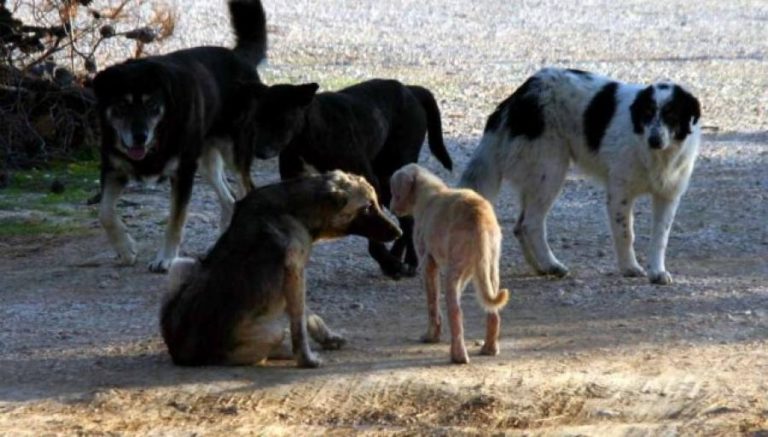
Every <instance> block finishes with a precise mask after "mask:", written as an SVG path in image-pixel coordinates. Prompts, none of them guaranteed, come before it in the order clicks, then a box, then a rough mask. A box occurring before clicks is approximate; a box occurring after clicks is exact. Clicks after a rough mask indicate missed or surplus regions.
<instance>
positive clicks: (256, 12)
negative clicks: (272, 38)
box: [229, 0, 267, 66]
mask: <svg viewBox="0 0 768 437" xmlns="http://www.w3.org/2000/svg"><path fill="white" fill-rule="evenodd" d="M229 15H230V20H231V21H232V28H233V29H234V30H235V37H236V39H237V44H236V45H235V52H236V53H238V54H240V55H241V56H242V57H243V58H244V59H246V60H247V61H248V62H250V63H251V64H253V65H254V66H255V65H258V64H259V63H261V61H263V60H264V59H265V58H266V57H267V18H266V14H265V13H264V7H262V6H261V0H230V2H229Z"/></svg>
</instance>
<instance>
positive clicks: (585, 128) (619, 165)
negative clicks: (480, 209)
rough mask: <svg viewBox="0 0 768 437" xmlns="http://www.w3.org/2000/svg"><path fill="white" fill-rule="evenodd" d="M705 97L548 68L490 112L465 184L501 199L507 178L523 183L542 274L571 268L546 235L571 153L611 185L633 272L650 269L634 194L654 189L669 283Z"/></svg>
mask: <svg viewBox="0 0 768 437" xmlns="http://www.w3.org/2000/svg"><path fill="white" fill-rule="evenodd" d="M700 116H701V109H700V105H699V101H698V100H697V99H696V98H695V97H694V96H692V95H691V94H690V93H689V92H688V91H686V90H684V89H683V88H681V87H680V86H679V85H676V84H674V83H667V82H660V83H654V84H652V85H648V86H644V85H634V84H626V83H621V82H617V81H615V80H612V79H609V78H606V77H603V76H599V75H596V74H592V73H587V72H584V71H580V70H560V69H551V68H550V69H544V70H541V71H539V72H538V73H536V74H535V75H533V76H532V77H530V78H529V79H528V80H527V81H526V82H525V83H524V84H523V85H522V86H521V87H520V88H518V89H517V90H516V91H515V92H514V93H513V94H512V95H511V96H509V98H507V99H506V100H505V101H503V102H502V103H501V104H500V105H499V106H498V107H497V108H496V111H495V112H494V113H493V114H491V116H490V117H488V121H487V123H486V125H485V132H484V134H483V138H482V140H481V141H480V146H479V147H478V148H477V150H476V151H475V153H474V155H473V157H472V159H471V160H470V162H469V164H468V166H467V168H466V170H465V171H464V174H463V175H462V177H461V182H460V185H461V186H464V187H468V188H472V189H474V190H476V191H478V192H479V193H481V194H482V195H483V196H485V197H486V198H487V199H489V200H491V201H493V200H494V199H495V198H496V195H497V194H498V192H499V188H500V185H501V181H502V179H507V180H509V181H510V182H512V184H513V185H515V186H516V188H517V189H518V190H519V193H520V201H521V204H522V211H521V212H520V216H519V218H518V220H517V225H516V226H515V236H516V237H517V239H518V240H519V241H520V245H521V246H522V250H523V254H524V255H525V259H526V260H527V262H528V264H530V265H531V266H532V267H533V268H535V269H536V270H537V271H538V273H540V274H551V275H556V276H565V275H566V274H567V273H568V269H567V268H566V267H565V266H564V265H563V264H562V263H560V261H558V260H557V259H556V258H555V256H554V255H553V254H552V251H551V250H550V248H549V245H548V243H547V228H546V217H547V213H548V212H549V210H550V208H551V206H552V204H553V203H554V201H555V199H556V198H557V196H558V194H559V193H560V190H561V188H562V186H563V183H564V181H565V175H566V172H567V170H568V167H569V165H570V162H571V161H574V162H576V164H577V165H578V166H579V167H581V168H582V169H583V170H584V171H585V172H586V173H587V174H589V175H591V176H593V177H596V178H597V179H598V180H600V181H601V182H602V183H603V184H604V185H605V186H606V188H607V208H608V216H609V217H608V218H609V222H610V225H611V232H612V234H613V241H614V246H615V250H616V255H617V258H618V264H619V269H620V271H621V273H622V274H623V275H624V276H645V275H646V273H645V270H643V268H642V267H640V265H639V264H638V262H637V259H636V258H635V251H634V248H633V242H634V230H633V223H632V208H633V205H634V201H635V198H637V197H638V196H640V195H642V194H650V195H651V197H652V202H653V230H652V235H651V249H650V257H649V264H650V275H649V279H650V281H651V282H652V283H655V284H669V283H671V282H672V276H671V275H670V274H669V273H668V272H667V270H666V267H665V265H664V253H665V250H666V247H667V241H668V239H669V231H670V228H671V227H672V221H673V220H674V217H675V212H676V210H677V206H678V204H679V202H680V198H681V196H682V195H683V193H684V192H685V190H686V188H687V186H688V181H689V179H690V177H691V173H692V172H693V166H694V162H695V160H696V156H697V154H698V149H699V142H700V138H701V128H700V123H699V118H700Z"/></svg>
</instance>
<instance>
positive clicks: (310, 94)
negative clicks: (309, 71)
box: [291, 82, 320, 106]
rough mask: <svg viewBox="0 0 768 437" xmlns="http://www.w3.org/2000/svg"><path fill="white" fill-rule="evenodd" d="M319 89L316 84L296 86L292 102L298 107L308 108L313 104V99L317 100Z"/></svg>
mask: <svg viewBox="0 0 768 437" xmlns="http://www.w3.org/2000/svg"><path fill="white" fill-rule="evenodd" d="M318 88H320V86H319V85H318V84H316V83H314V82H313V83H305V84H302V85H296V86H295V87H293V93H292V95H291V101H292V102H293V103H294V104H296V106H308V105H309V104H310V103H312V99H314V98H315V94H316V93H317V90H318Z"/></svg>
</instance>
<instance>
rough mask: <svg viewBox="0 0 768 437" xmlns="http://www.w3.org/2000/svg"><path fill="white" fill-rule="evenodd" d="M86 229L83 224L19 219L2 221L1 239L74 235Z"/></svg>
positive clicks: (0, 226)
mask: <svg viewBox="0 0 768 437" xmlns="http://www.w3.org/2000/svg"><path fill="white" fill-rule="evenodd" d="M83 229H84V227H83V225H82V224H78V223H76V222H70V221H67V222H53V221H41V222H29V221H26V220H18V219H15V218H13V219H4V220H0V237H20V236H31V235H41V234H49V235H62V234H72V233H76V232H79V231H82V230H83Z"/></svg>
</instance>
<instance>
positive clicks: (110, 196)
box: [99, 172, 136, 265]
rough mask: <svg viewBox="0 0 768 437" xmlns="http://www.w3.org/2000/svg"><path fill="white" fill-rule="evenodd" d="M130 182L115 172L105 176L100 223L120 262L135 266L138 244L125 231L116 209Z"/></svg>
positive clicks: (102, 188)
mask: <svg viewBox="0 0 768 437" xmlns="http://www.w3.org/2000/svg"><path fill="white" fill-rule="evenodd" d="M127 183H128V180H127V179H126V178H125V176H122V175H118V174H116V173H114V172H112V173H109V174H107V175H104V176H103V177H102V183H101V185H102V186H101V203H100V204H99V221H100V222H101V226H102V227H103V228H104V230H105V231H106V232H107V238H108V239H109V243H110V244H111V245H112V247H114V248H115V251H116V252H117V256H118V262H119V263H121V264H125V265H133V264H134V263H135V262H136V243H135V242H134V241H133V238H131V236H130V235H128V232H126V230H125V224H124V223H123V221H122V220H121V219H120V217H118V216H117V212H116V211H115V208H116V206H117V201H118V200H119V199H120V194H121V193H122V192H123V189H125V186H126V184H127Z"/></svg>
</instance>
